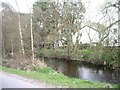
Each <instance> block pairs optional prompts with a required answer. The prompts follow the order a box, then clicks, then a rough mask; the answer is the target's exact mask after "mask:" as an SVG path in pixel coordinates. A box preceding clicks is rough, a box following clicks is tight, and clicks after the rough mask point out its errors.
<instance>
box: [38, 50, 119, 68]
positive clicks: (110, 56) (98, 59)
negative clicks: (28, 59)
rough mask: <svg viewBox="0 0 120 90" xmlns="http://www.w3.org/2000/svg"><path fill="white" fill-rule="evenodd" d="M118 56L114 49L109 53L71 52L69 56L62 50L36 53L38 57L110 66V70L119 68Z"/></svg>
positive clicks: (101, 51) (105, 51)
mask: <svg viewBox="0 0 120 90" xmlns="http://www.w3.org/2000/svg"><path fill="white" fill-rule="evenodd" d="M118 54H119V53H118V50H116V49H115V50H112V51H110V49H106V48H105V49H103V50H100V51H96V50H94V49H84V50H77V51H76V52H71V53H70V54H69V55H68V54H67V52H66V50H64V49H56V50H55V49H42V50H40V51H39V52H37V56H38V57H48V58H51V57H55V58H61V59H62V58H65V59H72V60H82V61H86V62H91V63H95V64H102V65H107V66H110V67H111V66H112V68H118V67H119V64H118V63H119V61H118Z"/></svg>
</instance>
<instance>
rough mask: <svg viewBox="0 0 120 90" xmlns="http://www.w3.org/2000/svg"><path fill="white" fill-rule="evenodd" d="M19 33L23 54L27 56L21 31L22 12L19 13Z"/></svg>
mask: <svg viewBox="0 0 120 90" xmlns="http://www.w3.org/2000/svg"><path fill="white" fill-rule="evenodd" d="M19 33H20V42H21V49H22V54H23V55H25V50H24V45H23V36H22V29H21V21H20V12H19Z"/></svg>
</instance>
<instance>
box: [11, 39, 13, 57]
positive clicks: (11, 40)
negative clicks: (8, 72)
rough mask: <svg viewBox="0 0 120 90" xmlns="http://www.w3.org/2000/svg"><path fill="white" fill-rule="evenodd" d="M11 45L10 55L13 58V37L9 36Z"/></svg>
mask: <svg viewBox="0 0 120 90" xmlns="http://www.w3.org/2000/svg"><path fill="white" fill-rule="evenodd" d="M11 47H12V53H11V55H12V58H13V39H12V38H11Z"/></svg>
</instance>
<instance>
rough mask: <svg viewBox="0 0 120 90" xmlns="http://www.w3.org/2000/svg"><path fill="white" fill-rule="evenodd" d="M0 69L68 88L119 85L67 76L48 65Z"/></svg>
mask: <svg viewBox="0 0 120 90" xmlns="http://www.w3.org/2000/svg"><path fill="white" fill-rule="evenodd" d="M0 70H3V71H6V72H9V73H13V74H18V75H22V76H25V77H29V78H33V79H36V80H40V81H45V82H46V83H50V84H53V85H56V86H57V85H60V86H64V87H69V88H105V87H108V86H111V87H114V88H118V87H119V85H112V84H111V85H110V84H109V85H108V84H105V83H100V82H90V81H86V80H81V79H76V78H69V77H66V76H65V75H63V74H62V73H57V72H56V71H55V70H53V69H51V68H50V67H44V68H42V69H38V70H37V71H24V70H19V69H12V68H6V67H1V66H0Z"/></svg>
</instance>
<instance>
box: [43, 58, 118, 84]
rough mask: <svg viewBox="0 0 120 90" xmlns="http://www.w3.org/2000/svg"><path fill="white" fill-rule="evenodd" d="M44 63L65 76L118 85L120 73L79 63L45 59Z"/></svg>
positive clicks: (103, 67) (98, 66)
mask: <svg viewBox="0 0 120 90" xmlns="http://www.w3.org/2000/svg"><path fill="white" fill-rule="evenodd" d="M44 62H45V63H46V64H47V65H48V66H50V67H51V68H53V69H55V70H56V71H58V72H61V73H63V74H64V75H66V76H69V77H74V78H80V79H84V80H89V81H99V82H104V83H113V84H118V83H120V71H119V70H111V69H109V68H107V67H105V66H100V65H94V64H90V63H86V62H80V61H66V60H59V59H45V60H44Z"/></svg>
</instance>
